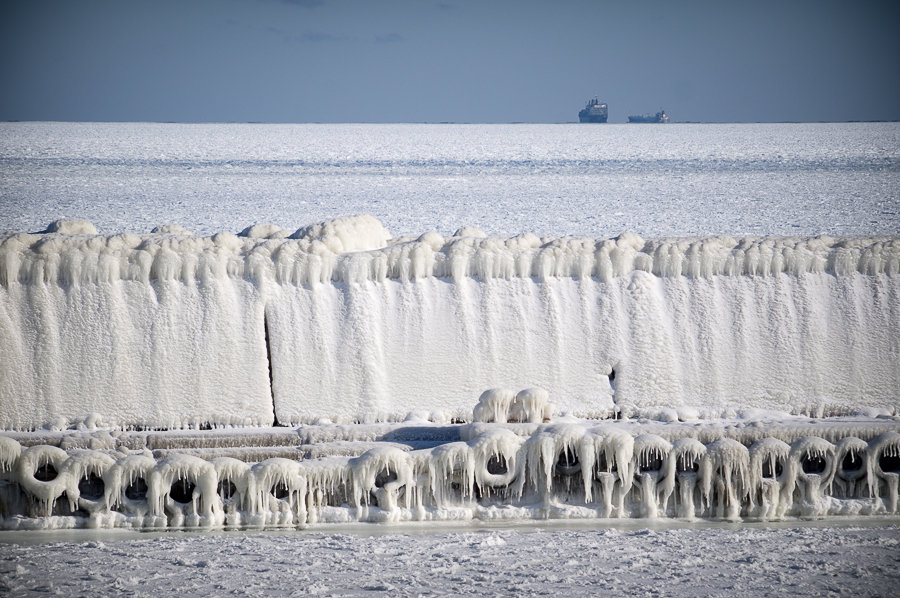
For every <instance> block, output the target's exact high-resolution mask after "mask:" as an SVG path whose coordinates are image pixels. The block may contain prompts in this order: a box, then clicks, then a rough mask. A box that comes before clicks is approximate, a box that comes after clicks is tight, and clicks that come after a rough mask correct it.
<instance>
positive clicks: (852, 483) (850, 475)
mask: <svg viewBox="0 0 900 598" xmlns="http://www.w3.org/2000/svg"><path fill="white" fill-rule="evenodd" d="M868 448H869V445H868V443H866V442H865V441H864V440H862V439H860V438H856V437H855V436H848V437H846V438H841V439H840V440H839V441H838V443H837V444H836V445H835V448H834V464H835V471H834V482H833V484H834V486H835V488H836V489H837V492H835V495H836V496H837V497H838V498H859V495H860V493H861V491H862V486H863V484H864V481H865V479H866V475H867V472H868V467H869V465H868V461H869V460H868Z"/></svg>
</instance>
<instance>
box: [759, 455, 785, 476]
mask: <svg viewBox="0 0 900 598" xmlns="http://www.w3.org/2000/svg"><path fill="white" fill-rule="evenodd" d="M773 460H774V463H773V462H772V461H773ZM783 471H784V465H783V464H782V463H781V459H776V458H775V457H769V458H768V459H766V460H765V462H763V465H762V475H763V477H764V478H778V477H781V473H782V472H783Z"/></svg>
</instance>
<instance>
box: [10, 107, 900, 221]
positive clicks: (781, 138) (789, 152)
mask: <svg viewBox="0 0 900 598" xmlns="http://www.w3.org/2000/svg"><path fill="white" fill-rule="evenodd" d="M0 202H2V204H3V206H4V209H3V210H2V214H0V230H18V231H38V230H43V229H44V228H45V227H46V225H47V224H48V223H49V222H51V221H53V220H56V219H58V218H82V219H86V220H89V221H91V222H93V223H94V224H95V225H96V227H97V229H98V230H99V231H100V232H101V233H115V232H120V231H123V230H125V231H131V232H148V231H150V229H152V228H153V227H154V226H157V225H160V224H178V225H181V226H183V227H184V228H186V229H188V230H189V231H191V232H194V233H199V234H212V233H216V232H219V231H232V232H237V231H240V230H242V229H243V228H245V227H247V226H249V225H251V224H254V223H272V224H276V225H278V226H281V227H282V228H285V229H288V230H296V229H297V228H299V227H300V226H303V225H305V224H309V223H311V222H318V221H321V220H325V219H328V218H334V217H338V216H346V215H349V214H359V213H367V214H371V215H373V216H375V217H376V218H377V219H378V220H380V221H381V222H382V223H383V224H384V225H385V227H386V228H387V229H388V231H390V232H391V233H393V234H395V235H405V234H420V233H423V232H426V231H429V230H437V231H438V232H441V233H443V234H448V233H452V232H454V231H455V230H457V229H458V228H459V227H462V226H473V227H476V228H479V229H481V230H483V231H484V232H486V233H488V234H490V235H514V234H518V233H521V232H526V231H527V232H533V233H536V234H538V235H542V236H543V235H553V236H560V235H577V236H589V237H597V238H606V237H610V236H615V235H617V234H619V233H621V232H623V231H631V232H634V233H637V234H638V235H641V236H643V237H658V236H695V235H712V234H728V235H733V236H742V235H753V236H759V235H787V236H793V235H804V236H810V235H818V234H828V235H865V236H871V235H880V234H896V233H897V232H900V124H898V123H856V124H852V123H851V124H671V125H666V126H653V125H600V126H586V125H530V124H521V125H416V124H410V125H325V124H323V125H315V124H310V125H263V124H258V125H257V124H149V123H146V124H109V123H106V124H91V123H3V124H0Z"/></svg>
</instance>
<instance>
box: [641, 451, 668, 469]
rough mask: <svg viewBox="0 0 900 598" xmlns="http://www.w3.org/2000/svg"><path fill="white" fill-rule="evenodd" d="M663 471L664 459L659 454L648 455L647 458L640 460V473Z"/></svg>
mask: <svg viewBox="0 0 900 598" xmlns="http://www.w3.org/2000/svg"><path fill="white" fill-rule="evenodd" d="M660 469H662V457H661V456H660V455H659V454H658V453H655V452H654V453H653V454H652V455H648V456H647V458H643V459H640V465H639V466H638V471H639V472H640V473H650V472H654V471H659V470H660Z"/></svg>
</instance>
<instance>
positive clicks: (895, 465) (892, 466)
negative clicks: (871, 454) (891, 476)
mask: <svg viewBox="0 0 900 598" xmlns="http://www.w3.org/2000/svg"><path fill="white" fill-rule="evenodd" d="M878 466H879V467H880V468H881V471H883V472H884V473H900V457H897V456H894V455H885V454H884V453H881V457H879V458H878Z"/></svg>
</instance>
